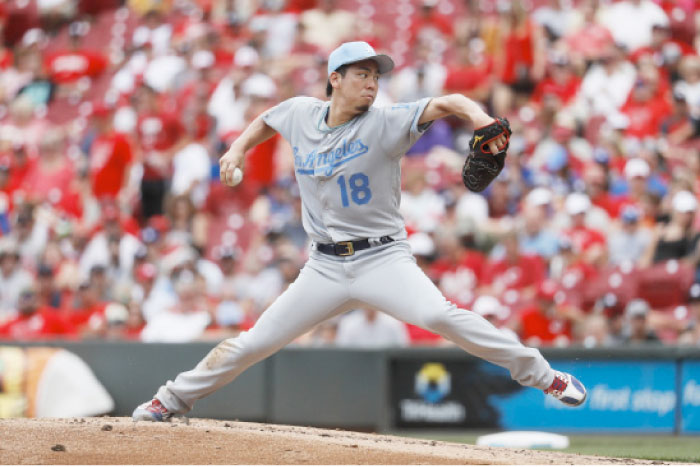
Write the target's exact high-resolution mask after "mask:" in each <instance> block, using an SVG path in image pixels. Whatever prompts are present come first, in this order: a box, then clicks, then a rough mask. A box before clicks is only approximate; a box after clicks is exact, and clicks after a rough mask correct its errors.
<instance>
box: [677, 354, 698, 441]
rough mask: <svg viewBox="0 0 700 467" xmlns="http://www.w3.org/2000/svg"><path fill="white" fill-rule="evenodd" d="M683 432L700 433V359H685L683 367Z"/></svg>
mask: <svg viewBox="0 0 700 467" xmlns="http://www.w3.org/2000/svg"><path fill="white" fill-rule="evenodd" d="M681 372H682V379H681V413H682V421H681V423H682V425H681V432H682V433H693V434H698V433H700V361H698V360H695V361H692V360H691V361H684V362H683V365H682V367H681Z"/></svg>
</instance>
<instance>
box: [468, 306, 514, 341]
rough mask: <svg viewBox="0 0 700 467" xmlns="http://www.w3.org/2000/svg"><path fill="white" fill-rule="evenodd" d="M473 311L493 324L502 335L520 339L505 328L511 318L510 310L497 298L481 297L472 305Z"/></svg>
mask: <svg viewBox="0 0 700 467" xmlns="http://www.w3.org/2000/svg"><path fill="white" fill-rule="evenodd" d="M472 311H473V312H474V313H476V314H477V315H479V316H481V317H483V318H484V319H485V320H487V321H488V322H490V323H491V324H493V325H494V326H495V327H497V328H498V329H499V330H500V331H501V332H502V333H504V334H507V335H509V336H510V337H512V338H513V339H518V340H519V339H520V338H519V337H518V335H517V334H516V333H515V332H514V331H513V330H512V329H510V328H507V327H504V326H503V323H505V322H506V321H507V320H508V318H509V317H510V310H509V309H508V308H507V307H505V306H503V305H501V302H500V301H498V299H497V298H496V297H492V296H490V295H482V296H480V297H479V298H477V299H476V301H475V302H474V305H472Z"/></svg>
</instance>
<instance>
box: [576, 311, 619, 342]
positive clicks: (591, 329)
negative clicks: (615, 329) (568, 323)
mask: <svg viewBox="0 0 700 467" xmlns="http://www.w3.org/2000/svg"><path fill="white" fill-rule="evenodd" d="M581 337H582V343H583V345H584V347H587V348H594V347H609V346H612V345H614V342H613V340H612V338H611V336H610V325H609V324H608V320H607V319H606V317H605V316H603V315H592V316H589V317H588V318H586V320H585V322H584V324H583V330H582V336H581Z"/></svg>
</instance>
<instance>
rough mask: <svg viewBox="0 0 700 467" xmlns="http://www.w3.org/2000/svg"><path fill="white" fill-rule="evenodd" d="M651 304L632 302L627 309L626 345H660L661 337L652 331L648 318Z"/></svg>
mask: <svg viewBox="0 0 700 467" xmlns="http://www.w3.org/2000/svg"><path fill="white" fill-rule="evenodd" d="M650 311H651V310H650V308H649V304H648V303H647V302H645V301H644V300H641V299H636V300H632V301H631V302H629V303H628V304H627V306H626V307H625V328H624V331H623V342H624V343H625V344H639V343H659V337H658V336H657V335H656V333H655V332H654V331H653V330H652V329H650V327H649V323H648V319H647V318H648V316H649V312H650Z"/></svg>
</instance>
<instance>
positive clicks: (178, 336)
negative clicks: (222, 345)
mask: <svg viewBox="0 0 700 467" xmlns="http://www.w3.org/2000/svg"><path fill="white" fill-rule="evenodd" d="M175 291H176V293H177V298H178V300H177V303H175V304H174V305H172V306H170V307H169V308H167V309H164V310H161V311H160V312H158V313H157V314H156V315H155V316H153V317H152V318H150V319H149V321H148V322H147V324H146V326H145V327H144V328H143V332H142V333H141V339H142V340H143V341H144V342H190V341H193V340H196V339H198V338H200V337H201V336H202V335H203V334H204V331H205V329H206V328H207V326H209V323H210V322H211V315H210V314H209V311H208V310H207V306H206V303H205V301H204V296H203V284H202V278H201V277H197V276H195V275H194V274H192V273H191V272H189V271H185V272H182V273H180V275H179V277H177V278H176V279H175Z"/></svg>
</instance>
